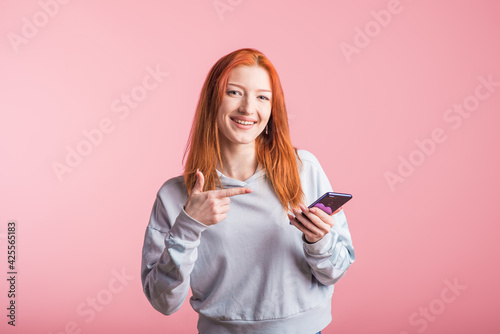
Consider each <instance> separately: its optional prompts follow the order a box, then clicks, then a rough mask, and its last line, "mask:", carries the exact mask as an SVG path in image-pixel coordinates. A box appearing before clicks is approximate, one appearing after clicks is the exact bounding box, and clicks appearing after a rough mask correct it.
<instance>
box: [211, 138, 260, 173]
mask: <svg viewBox="0 0 500 334" xmlns="http://www.w3.org/2000/svg"><path fill="white" fill-rule="evenodd" d="M220 148H221V156H222V164H223V165H224V170H222V166H221V165H220V162H217V170H219V171H220V172H221V173H223V174H224V175H226V176H227V177H230V178H232V179H236V180H240V181H245V180H246V179H248V178H249V177H250V176H252V175H253V174H255V171H256V170H257V166H258V162H257V156H256V154H255V143H252V144H249V145H246V146H243V147H242V145H235V146H228V145H221V147H220Z"/></svg>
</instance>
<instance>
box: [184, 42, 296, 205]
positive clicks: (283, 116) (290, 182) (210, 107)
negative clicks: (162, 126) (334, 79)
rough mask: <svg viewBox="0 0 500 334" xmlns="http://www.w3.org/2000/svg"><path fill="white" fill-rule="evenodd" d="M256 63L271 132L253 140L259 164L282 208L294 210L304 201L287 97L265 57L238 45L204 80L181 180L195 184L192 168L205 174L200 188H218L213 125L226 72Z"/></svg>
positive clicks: (218, 156) (216, 136)
mask: <svg viewBox="0 0 500 334" xmlns="http://www.w3.org/2000/svg"><path fill="white" fill-rule="evenodd" d="M254 65H257V66H260V67H262V68H264V69H265V70H266V71H267V72H268V73H269V77H270V79H271V90H272V98H271V116H270V118H269V123H268V124H269V127H268V132H269V134H268V135H266V134H264V133H261V134H260V135H259V136H258V137H257V138H256V139H255V151H256V156H257V161H258V163H259V164H260V165H261V166H262V168H263V169H264V170H265V171H266V176H267V178H268V180H269V181H270V182H271V185H272V187H273V188H274V191H275V193H276V195H277V197H278V198H279V200H280V202H281V204H282V206H283V208H284V210H285V211H288V209H289V205H290V206H291V207H292V208H297V207H298V205H299V203H302V204H304V201H305V200H304V199H305V195H304V192H303V191H302V186H301V182H300V177H299V171H298V163H297V160H298V161H300V163H301V164H302V161H301V160H300V158H299V157H298V154H297V148H295V147H294V146H293V145H292V143H291V140H290V133H289V129H288V118H287V111H286V107H285V97H284V94H283V89H282V88H281V83H280V80H279V77H278V72H276V69H275V68H274V66H273V64H272V63H271V62H270V61H269V59H267V57H266V56H265V55H264V54H263V53H262V52H260V51H258V50H255V49H249V48H246V49H239V50H236V51H233V52H231V53H230V54H228V55H226V56H224V57H222V58H221V59H219V60H218V61H217V63H215V65H214V66H213V67H212V69H211V70H210V72H209V73H208V75H207V78H206V79H205V83H204V84H203V88H202V90H201V94H200V99H199V101H198V106H197V107H196V113H195V115H194V120H193V125H192V127H191V132H190V134H189V139H188V143H187V145H186V150H185V152H184V157H183V159H182V161H183V162H184V159H185V157H186V154H187V153H188V152H189V154H188V158H187V162H186V165H185V167H184V184H185V186H186V189H187V191H188V194H190V193H191V189H192V188H193V187H194V185H195V183H196V169H197V168H199V169H200V171H201V172H202V173H203V175H204V177H205V183H204V186H203V191H207V190H214V189H215V182H216V181H217V182H218V183H219V186H220V188H221V189H222V188H223V187H222V184H221V182H220V179H219V176H218V175H217V172H216V164H217V161H219V162H220V164H221V166H222V159H221V152H220V147H219V133H218V127H217V113H218V110H219V107H220V105H221V103H222V98H223V97H224V92H225V91H226V85H227V80H228V77H229V73H230V72H231V70H232V69H233V68H234V67H236V66H254Z"/></svg>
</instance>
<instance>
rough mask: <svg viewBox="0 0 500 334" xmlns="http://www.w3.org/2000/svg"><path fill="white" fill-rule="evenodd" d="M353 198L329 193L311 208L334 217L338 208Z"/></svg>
mask: <svg viewBox="0 0 500 334" xmlns="http://www.w3.org/2000/svg"><path fill="white" fill-rule="evenodd" d="M351 198H352V195H351V194H343V193H335V192H327V193H325V194H324V195H323V196H321V197H320V198H318V199H317V200H316V201H315V202H314V203H312V204H311V205H309V208H312V207H317V208H318V209H321V210H323V211H324V212H326V213H327V214H329V215H332V214H333V213H334V212H335V211H337V209H338V208H340V207H341V206H342V205H344V204H345V203H347V202H348V201H349V200H350V199H351Z"/></svg>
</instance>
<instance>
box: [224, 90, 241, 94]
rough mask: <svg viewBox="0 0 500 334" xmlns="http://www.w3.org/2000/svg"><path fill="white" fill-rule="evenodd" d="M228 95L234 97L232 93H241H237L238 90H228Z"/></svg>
mask: <svg viewBox="0 0 500 334" xmlns="http://www.w3.org/2000/svg"><path fill="white" fill-rule="evenodd" d="M227 93H228V94H229V95H233V94H232V93H238V94H239V92H238V91H236V90H228V91H227Z"/></svg>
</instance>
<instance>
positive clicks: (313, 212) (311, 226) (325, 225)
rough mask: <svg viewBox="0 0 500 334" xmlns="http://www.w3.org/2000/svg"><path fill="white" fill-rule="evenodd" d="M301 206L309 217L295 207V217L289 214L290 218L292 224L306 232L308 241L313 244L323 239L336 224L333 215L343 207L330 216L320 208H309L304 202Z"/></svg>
mask: <svg viewBox="0 0 500 334" xmlns="http://www.w3.org/2000/svg"><path fill="white" fill-rule="evenodd" d="M299 206H300V209H301V210H302V212H303V213H304V214H305V215H306V216H307V217H308V218H309V219H307V218H306V217H304V216H303V215H302V213H301V211H299V210H295V209H294V210H293V213H294V214H295V217H294V216H292V215H290V214H288V218H290V222H291V223H292V225H294V226H295V227H296V228H298V229H299V230H300V231H302V233H304V237H305V239H306V241H307V242H309V243H311V244H312V243H315V242H317V241H319V240H321V239H323V237H324V236H325V235H326V234H327V233H329V232H330V229H331V228H332V227H333V225H334V224H335V222H334V220H333V217H332V216H333V215H334V214H336V213H337V212H339V211H340V210H342V207H340V208H339V209H338V210H337V211H335V212H334V213H332V216H330V215H329V214H327V213H326V212H324V211H323V210H321V209H318V208H314V207H313V208H311V209H308V208H306V207H305V206H304V205H302V204H299Z"/></svg>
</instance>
